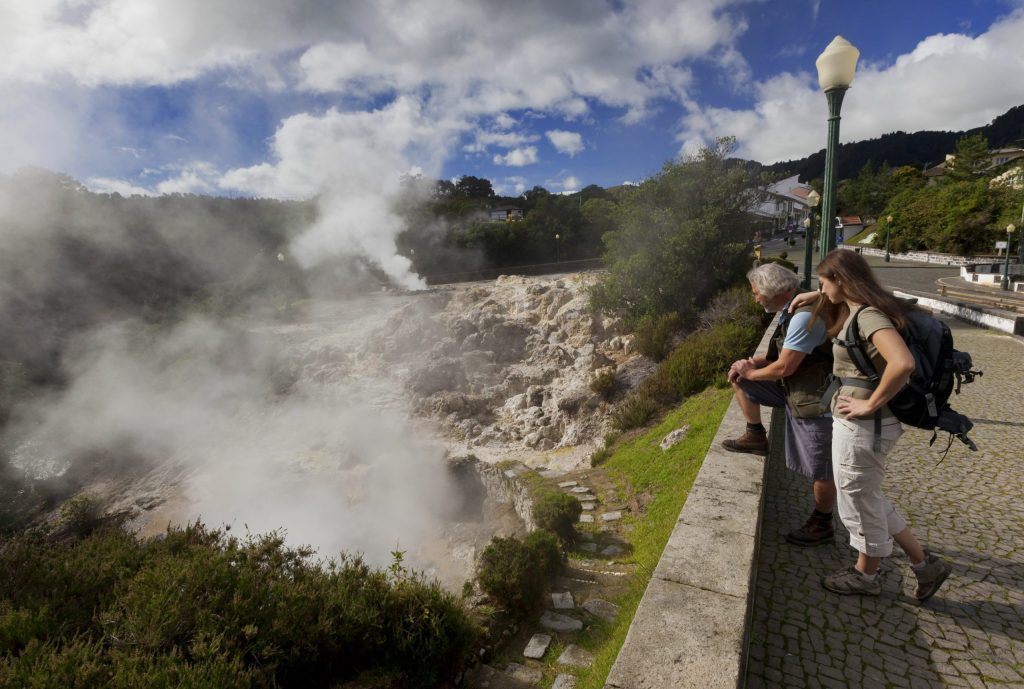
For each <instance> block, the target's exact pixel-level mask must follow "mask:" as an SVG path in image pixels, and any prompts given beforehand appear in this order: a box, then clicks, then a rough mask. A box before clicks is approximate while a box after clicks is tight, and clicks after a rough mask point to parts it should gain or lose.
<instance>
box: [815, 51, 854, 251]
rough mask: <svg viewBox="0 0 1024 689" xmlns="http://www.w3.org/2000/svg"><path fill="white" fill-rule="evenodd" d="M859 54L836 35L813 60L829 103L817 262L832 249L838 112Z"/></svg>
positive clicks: (819, 81) (833, 243) (850, 81)
mask: <svg viewBox="0 0 1024 689" xmlns="http://www.w3.org/2000/svg"><path fill="white" fill-rule="evenodd" d="M858 57H860V51H859V50H857V49H856V48H854V47H853V45H851V44H850V42H849V41H847V40H846V39H845V38H843V37H842V36H836V37H835V38H833V39H832V42H831V43H829V44H828V47H827V48H825V51H824V52H823V53H822V54H821V55H819V56H818V59H817V60H815V63H814V64H815V65H816V66H817V68H818V85H819V86H820V87H821V90H822V91H824V92H825V100H826V101H828V142H827V145H826V146H825V184H824V193H823V194H822V204H821V217H822V218H823V219H824V218H828V219H829V220H828V222H826V221H824V220H822V223H821V246H820V247H819V248H818V260H821V259H824V258H825V255H826V254H827V253H828V252H829V251H831V250H832V249H833V247H835V243H836V241H835V238H836V235H835V227H834V226H833V224H832V222H831V218H832V217H833V216H835V214H836V152H837V150H836V149H838V148H839V111H840V109H841V108H842V106H843V96H845V95H846V90H847V89H848V88H850V84H852V83H853V73H854V70H856V68H857V58H858Z"/></svg>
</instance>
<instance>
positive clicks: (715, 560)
mask: <svg viewBox="0 0 1024 689" xmlns="http://www.w3.org/2000/svg"><path fill="white" fill-rule="evenodd" d="M774 331H775V324H774V321H773V323H772V325H771V326H770V327H769V328H768V330H767V331H766V332H765V335H764V337H763V338H762V340H761V344H760V345H759V346H758V348H757V352H756V353H757V354H758V355H763V354H764V353H765V352H767V350H768V342H769V341H770V340H771V335H772V334H773V333H774ZM744 428H745V421H744V419H743V413H742V412H741V411H740V408H739V405H737V404H736V401H735V400H733V401H732V403H731V404H730V405H729V408H728V410H727V411H726V413H725V417H724V418H723V419H722V423H721V425H720V426H719V428H718V433H717V434H716V435H715V438H714V440H713V441H712V442H711V447H710V449H709V450H708V453H707V455H706V456H705V458H704V463H703V464H702V465H701V468H700V471H699V472H698V474H697V478H696V479H695V480H694V482H693V488H692V489H691V490H690V494H689V496H688V497H687V500H686V504H684V505H683V509H682V511H681V512H680V514H679V519H678V521H677V523H676V526H675V529H674V530H673V531H672V535H671V536H669V540H668V543H667V544H666V545H665V550H664V552H663V553H662V556H661V560H660V561H659V562H658V565H657V567H656V568H655V570H654V573H653V575H652V576H651V581H650V582H649V583H648V585H647V590H646V591H645V592H644V596H643V598H642V599H641V601H640V605H639V607H638V608H637V611H636V615H635V617H634V618H633V623H632V624H631V625H630V628H629V631H628V632H627V634H626V639H625V641H624V642H623V644H622V648H621V649H620V651H619V655H618V658H617V659H616V661H615V664H614V665H613V666H612V669H611V671H610V672H609V673H608V678H607V680H606V681H605V689H687V688H690V687H692V688H694V689H726V688H728V689H735V688H736V687H738V686H740V685H741V684H742V682H743V677H744V674H745V666H746V647H747V634H748V631H749V626H750V624H749V619H750V613H751V609H752V606H751V602H752V596H753V590H754V586H753V584H754V581H755V579H756V574H757V572H756V566H757V549H758V543H759V540H760V533H759V529H760V523H761V510H762V505H763V489H764V484H765V470H766V468H767V464H766V462H765V461H764V458H762V457H758V456H756V455H750V454H736V453H731V452H727V451H725V450H723V449H722V446H721V443H722V441H723V440H725V439H727V438H734V437H736V436H739V435H742V434H743V431H744Z"/></svg>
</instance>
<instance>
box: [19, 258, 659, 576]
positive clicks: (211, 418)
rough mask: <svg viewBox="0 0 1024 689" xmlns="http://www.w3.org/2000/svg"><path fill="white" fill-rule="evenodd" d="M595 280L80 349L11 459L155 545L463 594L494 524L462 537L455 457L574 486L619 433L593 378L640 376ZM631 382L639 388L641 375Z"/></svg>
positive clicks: (416, 298)
mask: <svg viewBox="0 0 1024 689" xmlns="http://www.w3.org/2000/svg"><path fill="white" fill-rule="evenodd" d="M587 281H588V279H587V278H584V277H581V276H571V277H566V278H564V279H554V278H529V279H527V278H502V279H499V280H498V281H497V282H494V283H478V284H476V285H469V286H460V287H457V288H448V289H439V290H433V291H429V292H421V293H417V294H405V295H395V294H377V295H370V296H362V297H353V298H351V299H348V300H345V301H337V302H326V301H321V302H316V303H314V304H311V305H310V306H309V307H308V309H307V311H306V312H305V313H304V314H303V315H302V316H301V317H299V318H298V319H297V320H296V321H295V322H293V323H287V324H281V323H270V322H253V321H243V320H234V321H228V322H222V323H218V322H214V321H211V320H208V319H205V318H202V317H198V316H196V317H191V318H189V319H188V320H186V321H184V322H182V323H180V324H178V325H176V326H174V327H170V328H164V329H161V330H156V331H154V330H153V329H152V328H147V327H143V326H141V325H140V324H138V323H135V322H130V321H129V322H122V323H119V324H116V325H112V326H109V327H105V328H102V329H99V330H95V331H93V332H91V333H90V334H88V335H87V336H84V337H82V338H80V339H79V340H78V341H77V343H76V346H75V347H74V348H73V351H72V353H71V354H70V355H69V356H68V357H67V359H66V366H65V368H66V369H67V371H68V372H69V374H70V376H71V379H72V382H71V384H70V385H69V386H68V387H67V388H66V389H65V390H63V391H62V392H61V393H60V394H59V395H56V396H52V397H49V398H47V399H41V400H38V401H37V402H36V403H35V404H33V405H32V406H30V407H28V408H25V409H22V411H21V413H20V415H19V417H18V418H17V419H15V422H14V426H13V429H12V433H11V434H10V436H9V437H14V438H15V439H16V440H15V442H14V450H13V452H12V453H11V454H12V459H13V462H14V463H15V464H16V465H17V466H20V467H21V468H23V469H25V470H27V471H29V472H32V473H35V474H36V475H53V474H61V475H64V476H65V477H67V478H68V480H69V481H72V482H74V483H75V484H76V485H77V484H84V485H85V486H86V489H87V490H89V491H92V492H94V493H98V494H101V495H105V496H108V497H110V498H111V500H112V509H114V510H115V511H121V512H123V513H126V514H129V515H130V516H131V517H132V519H133V523H134V524H135V526H136V527H137V528H139V530H140V531H141V533H142V534H143V535H152V534H155V533H159V532H160V531H162V530H163V529H164V528H166V525H167V524H168V523H173V524H179V525H180V524H184V523H187V522H189V521H193V520H195V519H202V520H203V521H204V522H206V523H207V524H208V525H213V526H217V525H229V526H230V527H231V528H232V529H233V530H235V531H236V532H241V531H244V530H248V531H251V532H267V531H271V530H275V529H283V530H284V531H286V533H287V537H288V540H289V541H290V542H292V543H293V544H296V545H298V544H309V545H312V546H314V547H316V548H317V549H318V551H319V554H320V555H321V556H323V557H331V556H335V555H337V554H338V553H339V552H341V551H345V552H350V553H351V552H360V553H363V554H364V555H365V556H366V558H367V559H368V560H369V561H371V562H373V563H375V564H378V565H386V564H388V563H389V562H390V561H391V557H392V555H391V553H392V551H394V550H403V551H406V552H407V559H408V561H409V562H411V563H412V564H413V565H415V566H417V567H420V568H426V569H428V570H429V571H430V572H431V573H432V574H435V575H437V576H439V577H440V578H442V580H444V581H445V582H446V583H448V584H449V585H452V586H457V585H458V584H460V583H461V581H462V580H463V579H465V578H466V577H468V576H469V575H470V573H471V567H472V563H473V560H474V558H475V555H476V552H477V550H478V549H479V547H481V546H482V545H483V544H485V543H486V542H487V541H488V540H489V539H490V537H491V536H492V535H494V534H495V533H501V534H503V535H504V534H508V533H510V532H512V531H514V530H515V529H516V528H520V527H521V525H519V524H517V523H515V522H514V520H510V518H509V517H508V514H505V513H498V514H497V515H496V518H495V519H494V520H491V521H488V522H486V523H478V522H466V521H460V520H459V516H458V515H457V514H456V513H457V511H458V506H459V505H461V504H462V503H463V500H464V496H462V495H460V494H459V491H458V489H457V487H456V485H455V484H454V483H453V478H452V476H451V475H450V473H449V472H448V471H447V470H446V468H445V462H444V460H445V458H446V455H448V454H466V453H473V454H476V455H478V456H480V457H481V458H483V459H485V460H488V461H497V460H501V459H518V460H520V461H525V462H526V463H529V464H531V465H533V466H545V467H549V468H553V469H570V468H573V467H574V466H576V465H578V464H579V463H581V462H582V461H585V459H586V458H587V457H588V456H589V454H590V452H591V451H592V450H593V447H594V444H595V442H596V441H597V440H599V439H600V438H601V437H602V435H603V432H604V431H605V430H607V429H606V428H605V423H606V421H605V417H606V414H605V410H604V406H603V405H604V403H603V402H601V401H600V400H599V398H597V397H596V396H595V395H594V393H592V392H590V391H589V388H588V383H589V379H590V378H591V376H592V375H593V372H594V370H596V369H597V368H600V367H601V366H604V365H608V364H610V363H619V364H620V371H621V372H622V374H621V375H623V376H626V377H628V376H629V375H633V374H636V373H637V371H638V369H637V365H639V366H640V367H642V366H643V360H642V358H639V357H638V356H637V355H635V354H632V353H631V352H630V347H629V345H628V340H627V339H624V338H622V337H620V336H618V335H616V334H615V324H614V323H611V322H600V321H599V320H597V319H595V318H593V317H592V316H590V315H589V314H588V313H587V312H586V309H585V306H584V305H585V299H586V297H585V291H584V289H583V288H584V287H585V284H586V282H587ZM630 371H632V372H633V373H632V374H631V373H630Z"/></svg>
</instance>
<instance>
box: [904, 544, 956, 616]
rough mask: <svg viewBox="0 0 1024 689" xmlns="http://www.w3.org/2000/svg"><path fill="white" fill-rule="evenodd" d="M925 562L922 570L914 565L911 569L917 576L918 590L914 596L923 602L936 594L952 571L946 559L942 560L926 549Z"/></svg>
mask: <svg viewBox="0 0 1024 689" xmlns="http://www.w3.org/2000/svg"><path fill="white" fill-rule="evenodd" d="M924 562H925V565H924V567H923V568H922V569H921V571H917V570H916V569H914V568H913V567H911V569H910V571H911V572H913V573H914V576H916V577H917V590H916V591H915V592H914V598H916V599H918V600H919V601H921V602H922V603H923V602H924V601H926V600H928V599H929V598H931V597H932V596H934V595H935V592H936V591H938V590H939V587H940V586H942V582H944V581H945V580H946V577H948V576H949V572H950V566H949V564H948V563H947V562H946V561H945V560H940V559H939V558H938V557H937V556H935V555H932V554H931V553H929V552H928V551H927V550H925V551H924Z"/></svg>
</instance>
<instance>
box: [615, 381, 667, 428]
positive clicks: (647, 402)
mask: <svg viewBox="0 0 1024 689" xmlns="http://www.w3.org/2000/svg"><path fill="white" fill-rule="evenodd" d="M656 375H657V372H655V373H654V374H652V376H656ZM665 389H668V388H665ZM661 408H662V405H661V404H660V403H659V402H658V400H657V399H656V398H655V397H654V396H652V395H651V394H650V393H649V392H647V391H643V392H641V391H640V390H636V391H634V392H633V394H631V395H630V396H629V397H627V398H626V399H624V400H623V401H622V402H620V403H619V405H618V406H617V407H615V410H614V411H613V412H612V427H613V428H615V429H617V430H620V431H628V430H630V429H632V428H640V427H641V426H643V425H644V424H646V423H647V422H648V421H650V420H651V419H653V418H654V417H655V415H656V414H657V413H658V412H659V411H661Z"/></svg>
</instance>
